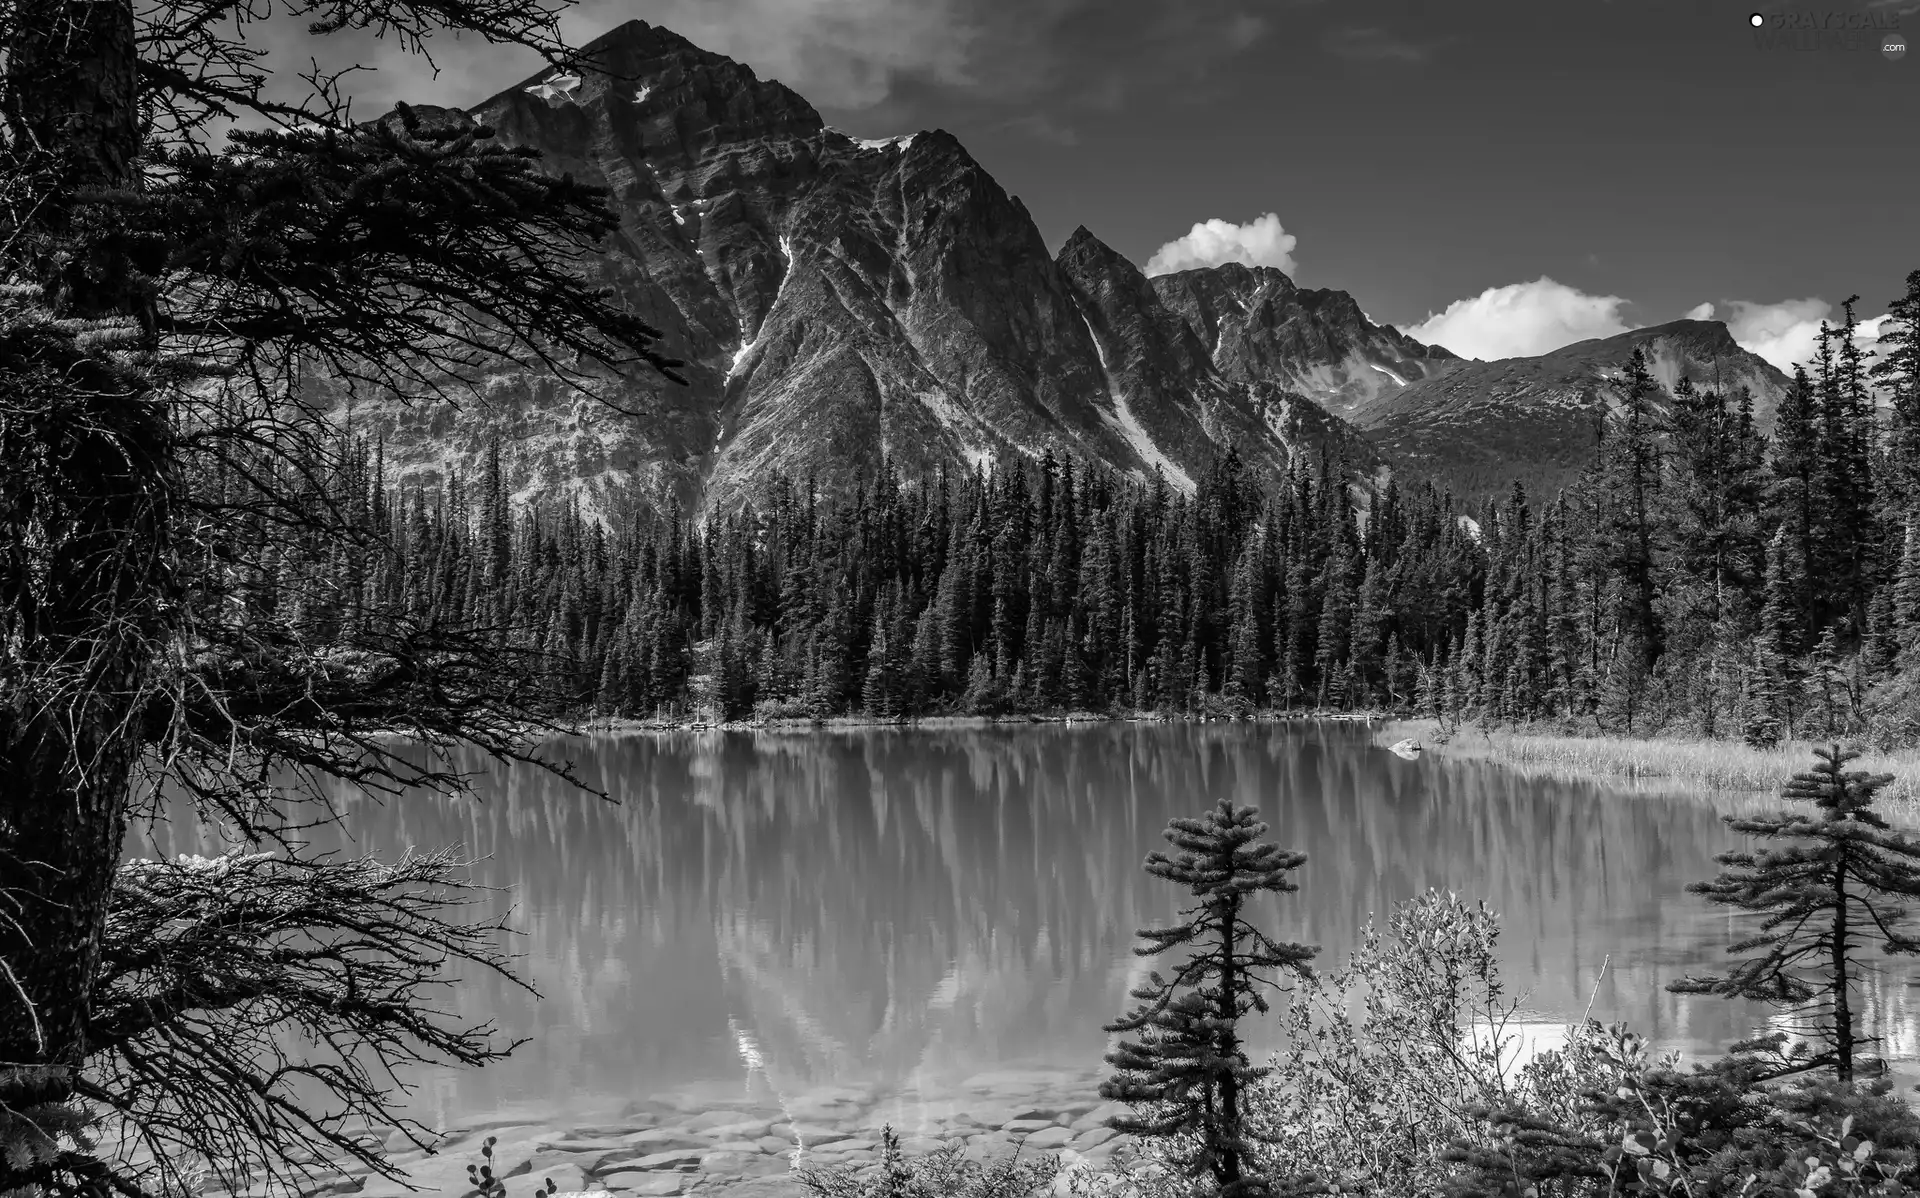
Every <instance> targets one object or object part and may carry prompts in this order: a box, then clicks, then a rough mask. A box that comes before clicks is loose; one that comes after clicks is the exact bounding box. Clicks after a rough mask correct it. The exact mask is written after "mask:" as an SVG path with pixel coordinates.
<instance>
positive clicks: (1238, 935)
mask: <svg viewBox="0 0 1920 1198" xmlns="http://www.w3.org/2000/svg"><path fill="white" fill-rule="evenodd" d="M1258 815H1259V812H1258V811H1257V810H1256V809H1255V808H1253V807H1247V806H1241V807H1235V806H1234V805H1233V804H1231V803H1229V802H1228V801H1227V800H1225V799H1221V800H1220V802H1219V805H1218V806H1216V807H1214V808H1213V809H1212V810H1210V811H1208V812H1207V813H1206V814H1205V815H1203V816H1201V817H1200V818H1198V819H1187V818H1176V819H1173V820H1170V821H1169V822H1168V824H1167V828H1166V831H1165V833H1164V835H1165V836H1166V838H1167V840H1168V841H1170V842H1171V843H1172V844H1173V845H1174V846H1175V847H1176V848H1178V849H1179V852H1178V853H1177V854H1175V855H1174V856H1171V857H1169V856H1168V855H1166V854H1165V853H1160V852H1154V853H1149V854H1148V855H1147V860H1146V869H1147V872H1148V873H1150V874H1152V875H1153V876H1154V877H1157V878H1164V879H1166V880H1167V881H1169V882H1173V883H1175V884H1176V885H1180V886H1184V887H1186V888H1187V889H1188V890H1189V891H1190V892H1191V893H1192V895H1193V897H1194V898H1195V900H1196V902H1195V903H1194V905H1193V906H1191V907H1188V908H1186V909H1185V910H1183V911H1182V912H1181V913H1180V914H1181V918H1182V922H1181V923H1178V924H1176V925H1174V926H1173V927H1170V928H1145V929H1142V930H1141V932H1140V936H1141V938H1142V939H1144V940H1145V941H1146V944H1145V945H1143V946H1142V947H1139V948H1136V949H1134V952H1135V954H1137V955H1139V956H1142V957H1150V956H1156V955H1158V954H1160V953H1165V952H1169V951H1172V950H1175V949H1185V950H1188V952H1189V955H1188V957H1187V959H1186V960H1185V961H1183V962H1182V963H1181V964H1180V966H1179V967H1178V968H1177V969H1176V970H1175V971H1174V974H1173V976H1172V977H1171V978H1170V979H1163V978H1162V977H1161V975H1160V973H1159V971H1158V970H1155V971H1153V972H1152V973H1150V974H1149V975H1148V978H1147V981H1146V982H1145V983H1144V984H1142V985H1140V986H1138V987H1136V988H1135V989H1134V990H1132V991H1131V992H1130V997H1132V998H1135V999H1138V1000H1139V1003H1140V1005H1139V1006H1138V1007H1137V1008H1136V1009H1135V1010H1134V1011H1133V1012H1132V1013H1131V1014H1129V1015H1127V1016H1125V1017H1123V1018H1121V1019H1120V1020H1118V1021H1116V1022H1114V1023H1112V1024H1109V1025H1107V1029H1106V1030H1107V1031H1109V1032H1120V1033H1131V1032H1138V1033H1141V1036H1140V1039H1138V1040H1123V1041H1121V1042H1120V1043H1119V1045H1118V1046H1117V1047H1115V1049H1114V1050H1113V1051H1112V1052H1110V1053H1108V1054H1107V1058H1106V1059H1107V1062H1108V1063H1109V1064H1111V1065H1113V1066H1114V1068H1115V1069H1116V1070H1117V1072H1116V1073H1115V1075H1114V1076H1113V1077H1112V1078H1110V1079H1109V1080H1108V1081H1106V1082H1104V1083H1102V1084H1101V1087H1100V1096H1101V1097H1102V1098H1106V1099H1108V1100H1111V1101H1118V1102H1127V1103H1132V1104H1134V1106H1135V1108H1136V1110H1137V1111H1139V1112H1140V1113H1138V1114H1136V1115H1134V1116H1132V1117H1118V1118H1115V1119H1113V1120H1112V1121H1111V1123H1110V1125H1111V1126H1112V1127H1113V1128H1114V1129H1115V1130H1117V1131H1122V1132H1131V1133H1134V1134H1136V1135H1144V1136H1156V1137H1176V1136H1179V1137H1192V1141H1193V1142H1194V1143H1195V1147H1194V1148H1193V1149H1192V1150H1191V1151H1181V1152H1179V1153H1178V1154H1177V1155H1176V1158H1175V1163H1176V1164H1177V1165H1178V1167H1179V1168H1180V1169H1181V1170H1182V1172H1183V1173H1184V1174H1185V1175H1186V1176H1187V1177H1189V1178H1192V1179H1194V1180H1211V1182H1212V1183H1213V1184H1214V1186H1215V1187H1216V1188H1217V1192H1218V1193H1219V1195H1220V1196H1221V1198H1243V1196H1252V1195H1261V1194H1267V1193H1271V1192H1272V1191H1273V1188H1274V1187H1273V1185H1272V1183H1271V1181H1270V1180H1269V1179H1267V1178H1265V1177H1263V1176H1261V1174H1260V1172H1259V1170H1258V1168H1257V1166H1256V1164H1255V1162H1254V1158H1253V1151H1254V1150H1253V1145H1252V1142H1251V1139H1250V1137H1249V1134H1248V1129H1247V1127H1246V1119H1245V1116H1246V1112H1245V1094H1246V1088H1247V1086H1248V1085H1249V1084H1251V1083H1252V1082H1254V1081H1257V1080H1258V1079H1260V1078H1261V1077H1264V1076H1265V1075H1266V1074H1267V1073H1268V1070H1267V1069H1266V1068H1263V1067H1256V1066H1254V1065H1252V1064H1250V1063H1249V1062H1248V1059H1247V1053H1246V1048H1245V1043H1244V1038H1243V1037H1242V1036H1241V1033H1240V1028H1239V1023H1240V1020H1241V1019H1243V1018H1245V1017H1246V1016H1247V1015H1248V1014H1250V1013H1253V1012H1259V1013H1260V1014H1263V1015H1264V1014H1266V1013H1267V1010H1268V1006H1267V1001H1266V997H1265V995H1264V994H1262V993H1261V988H1262V987H1266V988H1270V989H1276V990H1284V987H1283V986H1282V985H1281V983H1280V982H1279V981H1277V980H1276V979H1275V978H1273V977H1271V976H1267V975H1266V973H1265V972H1264V971H1271V970H1282V971H1286V972H1289V973H1293V974H1295V975H1299V974H1304V973H1305V972H1306V971H1307V970H1308V969H1309V968H1310V966H1309V964H1308V962H1310V961H1311V960H1312V959H1313V956H1314V954H1315V953H1316V952H1317V951H1318V949H1316V948H1312V947H1308V946H1305V945H1300V944H1292V943H1286V944H1282V943H1278V942H1276V941H1274V940H1272V939H1270V938H1269V937H1268V936H1267V935H1266V933H1264V932H1262V931H1261V930H1260V929H1259V928H1257V927H1255V926H1254V925H1253V924H1252V923H1251V922H1250V921H1249V920H1248V918H1247V914H1248V913H1247V903H1248V899H1249V898H1251V897H1252V896H1254V895H1257V894H1259V893H1261V892H1263V891H1266V892H1272V893H1278V894H1287V893H1292V892H1293V891H1296V890H1298V889H1299V886H1298V885H1297V884H1295V883H1294V882H1292V881H1289V880H1288V878H1287V875H1288V873H1290V872H1291V871H1293V870H1295V869H1298V868H1299V867H1300V866H1301V865H1303V864H1305V862H1306V854H1304V853H1298V852H1294V851H1291V850H1288V849H1283V848H1281V847H1280V846H1278V845H1276V844H1271V843H1267V842H1265V841H1263V840H1262V839H1261V838H1262V837H1263V836H1265V835H1266V832H1267V825H1266V824H1264V823H1261V822H1260V821H1259V819H1258Z"/></svg>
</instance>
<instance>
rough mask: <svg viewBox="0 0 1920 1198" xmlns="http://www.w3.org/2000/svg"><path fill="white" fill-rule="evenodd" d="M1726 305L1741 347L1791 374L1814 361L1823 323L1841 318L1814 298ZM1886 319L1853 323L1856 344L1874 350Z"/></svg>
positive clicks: (1880, 317) (1834, 321)
mask: <svg viewBox="0 0 1920 1198" xmlns="http://www.w3.org/2000/svg"><path fill="white" fill-rule="evenodd" d="M1727 308H1728V313H1727V331H1728V332H1730V333H1732V334H1733V339H1734V340H1735V341H1737V342H1739V344H1740V347H1741V348H1742V349H1745V350H1748V351H1749V352H1751V353H1755V354H1758V355H1759V356H1760V357H1762V358H1765V359H1766V360H1767V361H1769V362H1771V363H1773V364H1774V365H1775V366H1778V367H1779V368H1780V369H1781V370H1784V371H1786V372H1787V373H1788V374H1791V373H1793V368H1794V367H1795V366H1796V365H1802V364H1805V363H1810V362H1812V361H1813V359H1814V355H1816V354H1818V353H1819V352H1820V322H1821V321H1823V320H1824V321H1826V322H1828V323H1829V324H1835V323H1838V321H1839V317H1838V316H1837V315H1836V310H1835V308H1834V306H1833V305H1832V304H1830V303H1828V302H1827V301H1826V300H1823V299H1814V298H1811V297H1809V298H1807V299H1797V300H1796V299H1790V300H1781V301H1780V302H1779V303H1777V304H1760V303H1754V302H1753V301H1751V300H1731V301H1729V302H1728V304H1727ZM1886 322H1887V317H1886V316H1884V315H1882V316H1875V317H1871V318H1863V319H1861V321H1860V323H1859V324H1857V325H1856V326H1854V331H1853V340H1854V343H1855V344H1857V345H1859V346H1860V348H1861V349H1863V350H1866V351H1868V352H1869V353H1871V352H1872V351H1873V348H1874V346H1875V345H1876V344H1877V343H1878V342H1879V340H1880V328H1881V326H1882V325H1884V324H1885V323H1886Z"/></svg>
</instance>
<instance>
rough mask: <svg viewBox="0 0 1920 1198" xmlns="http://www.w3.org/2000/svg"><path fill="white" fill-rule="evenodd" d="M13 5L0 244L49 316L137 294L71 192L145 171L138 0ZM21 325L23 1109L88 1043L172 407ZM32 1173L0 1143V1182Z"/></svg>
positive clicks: (57, 1081) (8, 668)
mask: <svg viewBox="0 0 1920 1198" xmlns="http://www.w3.org/2000/svg"><path fill="white" fill-rule="evenodd" d="M17 19H18V20H19V22H20V24H19V26H18V29H19V35H18V36H17V37H16V38H15V39H14V41H13V43H12V44H11V45H10V46H9V47H8V60H7V63H6V67H5V71H6V87H5V88H4V89H0V95H4V97H5V101H4V108H0V117H3V118H4V119H5V121H6V123H7V127H8V128H7V134H8V140H9V142H10V143H11V149H12V150H13V151H14V153H15V155H16V165H19V166H21V167H22V168H23V169H27V170H30V171H31V172H38V173H39V179H40V182H41V183H42V186H43V194H41V195H39V196H36V197H34V198H35V199H36V200H37V201H38V206H37V207H35V208H34V209H33V213H32V217H31V220H32V223H31V224H29V225H28V226H27V227H25V228H24V229H23V230H22V231H21V232H22V234H23V235H22V238H21V240H20V242H19V243H18V246H17V247H16V248H17V249H19V248H23V249H24V255H25V258H24V261H16V262H15V263H11V264H7V265H11V266H15V267H24V268H25V269H26V271H27V272H29V273H30V275H32V276H33V277H34V278H35V279H36V281H38V282H39V283H41V284H42V285H43V287H44V289H45V297H46V299H47V301H48V302H49V303H51V304H52V305H53V307H54V309H55V311H56V313H57V314H58V315H60V316H62V317H78V318H83V319H92V318H99V317H110V316H116V315H131V314H136V313H137V312H138V309H139V307H140V301H139V300H138V299H137V291H136V288H135V287H134V286H133V285H132V284H131V282H130V280H131V279H132V278H134V277H135V276H134V275H133V273H132V272H131V271H130V266H129V263H128V262H127V261H126V258H125V254H124V253H123V247H122V246H121V243H119V242H118V241H117V240H116V239H115V237H114V235H113V230H112V227H111V226H112V222H111V220H110V219H107V218H104V217H102V216H100V215H98V213H99V212H100V211H101V210H100V209H99V208H98V207H88V206H86V205H85V204H84V203H83V202H82V201H78V200H77V199H76V196H77V193H79V192H80V191H82V190H83V189H85V190H93V191H96V192H100V191H105V192H115V191H119V192H125V191H128V190H131V189H134V188H136V187H137V186H138V165H137V159H138V155H139V150H140V144H141V143H140V128H139V122H138V115H139V114H138V105H137V96H136V81H137V75H136V71H137V57H136V47H135V42H134V20H133V9H132V7H131V4H130V3H129V2H128V0H26V3H24V4H22V6H21V8H20V11H19V13H18V18H17ZM22 346H24V349H22V352H21V353H20V354H17V355H13V361H12V362H10V363H7V368H8V369H9V371H10V372H17V373H14V376H13V382H14V383H15V385H13V386H11V388H10V395H9V398H10V399H12V400H14V401H15V402H14V403H12V404H10V405H9V408H8V410H7V411H6V412H5V413H4V414H0V470H4V472H5V474H4V479H5V482H6V487H5V489H4V491H0V522H3V526H4V528H5V529H6V538H5V539H12V540H14V541H15V544H14V545H13V546H10V547H8V548H7V550H6V551H5V552H4V553H0V632H4V634H5V635H4V636H0V675H5V676H7V677H8V689H9V696H8V697H9V700H10V701H9V703H8V705H7V708H6V709H5V710H4V711H3V712H0V778H5V779H6V786H5V787H4V788H0V880H4V881H3V882H0V965H4V966H5V975H10V976H4V975H0V1106H7V1107H13V1108H15V1109H18V1108H20V1107H21V1106H22V1105H23V1104H26V1103H32V1102H47V1101H51V1102H60V1101H64V1100H65V1099H67V1098H69V1097H70V1096H71V1094H72V1092H73V1090H72V1087H73V1073H72V1071H73V1070H75V1069H76V1068H77V1067H78V1066H79V1065H80V1064H81V1062H82V1061H83V1059H84V1058H85V1056H86V1054H87V1051H88V1046H87V1035H86V1029H87V1022H88V1018H89V1014H90V1011H89V995H90V990H91V988H92V982H93V977H94V973H95V970H96V968H97V965H98V959H99V951H100V934H101V928H102V924H103V920H104V915H105V909H106V903H107V897H108V894H109V892H110V890H111V887H112V883H113V877H114V872H115V869H116V868H117V865H118V862H119V856H120V847H121V843H122V841H123V839H124V836H125V829H126V820H127V800H128V791H129V781H130V778H131V774H132V769H133V765H134V762H135V760H136V758H137V756H138V753H139V751H140V744H141V737H140V729H139V727H138V718H137V715H138V711H137V705H138V704H139V703H140V701H141V693H142V691H143V689H144V687H145V685H146V682H147V679H148V673H149V668H150V663H151V661H152V660H153V652H154V647H155V644H156V642H157V641H158V640H159V639H160V637H161V635H162V633H163V629H164V621H165V619H166V616H165V612H166V610H167V608H166V607H165V602H166V599H167V596H168V592H169V587H168V585H167V582H168V557H169V554H168V552H167V538H166V530H167V527H168V521H169V505H170V500H171V487H170V478H171V465H170V458H169V443H170V440H169V435H168V426H167V422H166V416H165V413H164V410H163V409H162V408H161V406H160V405H159V404H157V403H155V402H154V401H153V400H152V399H151V397H150V396H149V395H147V394H146V393H145V392H144V390H143V389H142V387H141V385H140V384H139V383H138V381H137V380H131V381H130V380H129V379H128V378H126V377H124V376H120V375H117V374H116V373H115V372H114V371H112V370H110V369H108V368H107V366H106V365H105V364H104V363H103V362H102V361H101V360H99V359H97V358H92V357H89V356H88V355H87V354H86V353H85V352H84V351H75V350H73V349H72V348H71V347H70V346H69V347H65V348H61V347H59V346H55V345H53V344H52V343H51V342H48V341H45V340H42V341H37V342H34V343H32V344H31V345H27V344H26V343H25V342H24V341H22V342H21V343H20V345H17V346H14V347H10V348H21V347H22ZM22 1066H25V1067H26V1068H20V1067H22ZM35 1066H40V1067H43V1068H34V1067H35ZM46 1067H50V1068H46ZM30 1180H33V1178H31V1177H29V1176H28V1175H27V1174H23V1173H19V1172H17V1171H15V1169H14V1167H13V1166H12V1165H11V1164H9V1163H7V1162H5V1161H0V1192H5V1191H8V1190H10V1189H12V1188H14V1187H15V1186H18V1185H22V1184H25V1183H26V1182H28V1181H30Z"/></svg>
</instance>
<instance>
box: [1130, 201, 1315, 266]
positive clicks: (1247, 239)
mask: <svg viewBox="0 0 1920 1198" xmlns="http://www.w3.org/2000/svg"><path fill="white" fill-rule="evenodd" d="M1297 244H1299V238H1297V237H1295V236H1294V235H1293V234H1291V233H1289V232H1287V231H1286V230H1285V229H1283V228H1281V227H1280V217H1279V216H1278V215H1277V214H1276V213H1272V212H1269V213H1267V214H1265V215H1264V216H1257V217H1255V218H1253V219H1252V220H1250V221H1248V222H1247V223H1246V224H1244V225H1236V224H1233V223H1232V222H1230V221H1224V220H1220V219H1219V218H1217V217H1216V218H1215V219H1213V220H1208V221H1201V222H1200V223H1199V224H1197V225H1195V226H1193V228H1192V229H1191V230H1190V231H1189V232H1188V233H1187V235H1186V236H1185V237H1176V238H1174V239H1173V240H1172V241H1169V242H1167V243H1166V244H1165V245H1163V246H1161V247H1160V248H1159V249H1157V250H1155V251H1153V257H1151V258H1148V259H1147V274H1148V275H1165V274H1172V273H1173V272H1174V271H1177V270H1194V269H1196V268H1198V267H1202V266H1220V265H1222V264H1224V263H1227V262H1239V263H1242V264H1243V265H1246V266H1271V267H1273V268H1274V269H1276V270H1283V271H1286V272H1288V273H1292V271H1293V269H1294V263H1293V247H1294V246H1295V245H1297Z"/></svg>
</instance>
